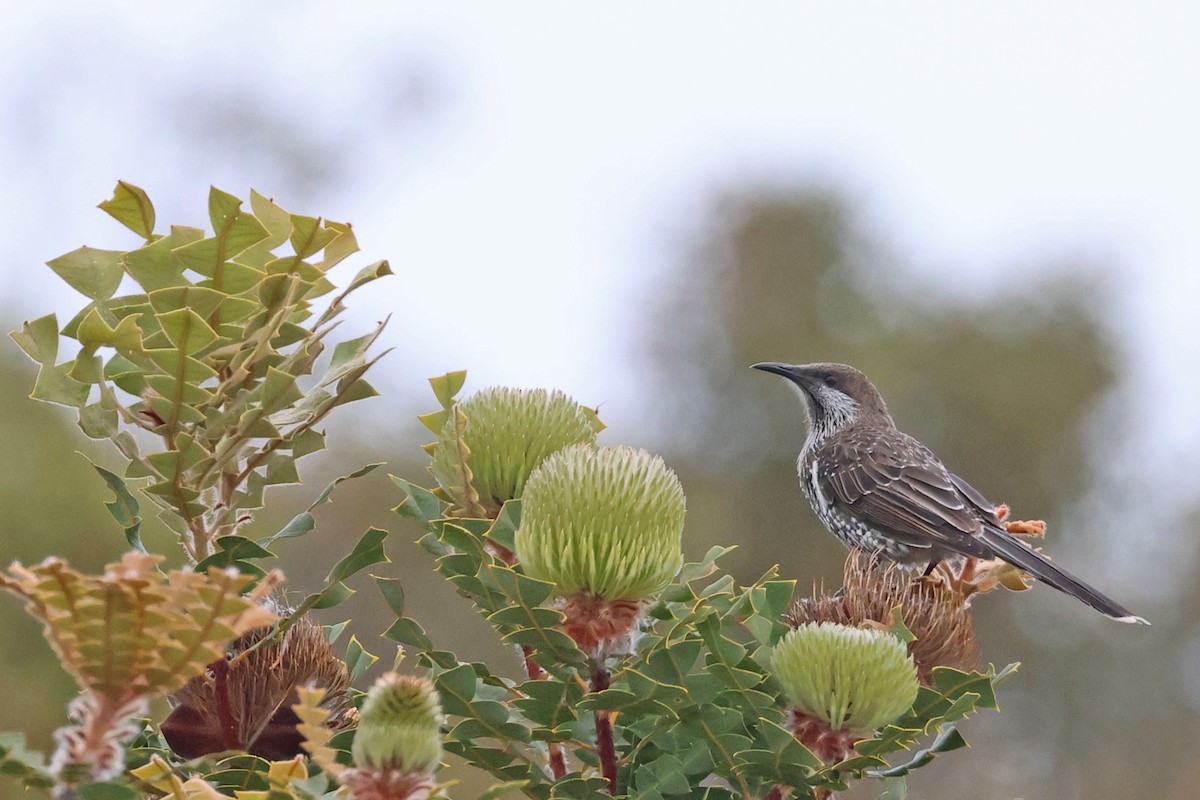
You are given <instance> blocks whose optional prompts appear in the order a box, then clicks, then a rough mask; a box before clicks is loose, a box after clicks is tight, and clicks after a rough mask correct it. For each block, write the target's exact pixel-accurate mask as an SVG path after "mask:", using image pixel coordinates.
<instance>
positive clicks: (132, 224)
mask: <svg viewBox="0 0 1200 800" xmlns="http://www.w3.org/2000/svg"><path fill="white" fill-rule="evenodd" d="M98 208H100V209H102V210H104V211H106V212H108V214H109V216H111V217H112V218H113V219H115V220H116V221H117V222H119V223H121V224H122V225H124V226H125V227H126V228H129V230H131V231H133V232H134V233H136V234H137V235H138V236H140V237H142V238H143V239H149V238H150V237H151V236H153V235H154V204H153V203H151V202H150V198H149V197H148V196H147V195H146V193H145V192H144V191H143V190H142V189H141V188H139V187H137V186H134V185H133V184H132V183H126V182H125V181H117V188H115V189H114V190H113V196H112V198H111V199H109V200H105V201H104V202H102V203H100V205H99V206H98Z"/></svg>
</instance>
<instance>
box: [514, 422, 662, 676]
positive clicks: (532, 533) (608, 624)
mask: <svg viewBox="0 0 1200 800" xmlns="http://www.w3.org/2000/svg"><path fill="white" fill-rule="evenodd" d="M683 517H684V498H683V488H682V487H681V486H680V484H679V479H678V478H677V477H675V473H673V472H672V471H671V470H670V468H668V467H667V465H666V464H664V463H663V460H662V459H661V458H659V457H658V456H652V455H650V454H649V453H647V452H646V451H645V450H634V449H633V448H630V447H616V448H607V447H601V448H595V447H590V446H587V445H577V446H574V447H569V448H566V449H564V450H561V451H559V452H558V453H556V454H554V455H553V456H551V457H550V458H548V459H546V461H545V463H544V464H542V466H541V467H539V468H538V469H537V470H536V471H535V472H534V474H533V475H532V476H530V478H529V483H528V484H527V485H526V487H525V498H524V501H523V504H522V517H521V527H520V528H519V529H518V531H517V534H516V547H517V557H518V558H519V559H520V562H521V564H522V566H523V567H524V570H525V573H526V574H527V575H530V576H531V577H534V578H537V579H539V580H544V581H548V582H550V583H553V584H555V586H556V587H557V591H558V592H559V593H560V594H561V595H563V596H564V597H565V600H564V601H563V611H564V613H565V614H566V623H565V625H566V632H567V634H568V635H570V636H571V638H573V639H575V641H576V642H577V643H578V644H579V646H580V647H581V648H582V649H583V651H584V652H585V653H589V654H590V655H592V656H593V657H594V658H597V659H599V660H603V658H605V657H606V656H607V655H615V654H617V653H620V652H628V651H629V650H630V649H631V648H632V644H633V639H632V637H633V636H634V635H635V634H636V630H637V626H638V624H639V620H640V617H641V614H642V606H643V602H644V601H645V600H647V599H648V598H650V597H652V596H654V595H655V594H657V593H658V592H660V591H662V589H663V588H665V587H666V586H667V584H669V583H670V582H671V579H672V578H674V577H675V574H676V573H677V572H679V567H680V566H681V565H682V563H683V554H682V550H681V538H682V535H683Z"/></svg>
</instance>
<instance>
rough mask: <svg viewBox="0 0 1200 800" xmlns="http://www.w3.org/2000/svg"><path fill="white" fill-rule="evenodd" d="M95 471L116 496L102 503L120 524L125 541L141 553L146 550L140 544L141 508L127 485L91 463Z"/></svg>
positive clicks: (117, 477)
mask: <svg viewBox="0 0 1200 800" xmlns="http://www.w3.org/2000/svg"><path fill="white" fill-rule="evenodd" d="M92 467H93V468H94V469H95V470H96V472H98V473H100V477H101V478H103V479H104V482H105V483H107V484H108V488H109V489H112V492H113V494H114V495H115V496H116V499H115V500H110V501H108V502H106V503H105V504H104V507H105V508H107V509H108V513H110V514H112V516H113V519H115V520H116V521H117V524H118V525H120V526H121V529H122V530H123V531H124V532H125V541H127V542H128V543H129V546H130V547H131V548H132V549H134V550H138V551H140V552H142V553H144V552H146V548H145V546H144V545H143V544H142V537H141V528H142V517H141V509H140V508H139V507H138V502H137V498H135V497H134V496H133V494H132V493H131V492H130V491H129V487H128V486H126V485H125V481H123V480H121V478H120V477H119V476H117V475H115V474H113V473H111V472H109V471H108V470H106V469H104V467H101V466H97V465H96V464H92Z"/></svg>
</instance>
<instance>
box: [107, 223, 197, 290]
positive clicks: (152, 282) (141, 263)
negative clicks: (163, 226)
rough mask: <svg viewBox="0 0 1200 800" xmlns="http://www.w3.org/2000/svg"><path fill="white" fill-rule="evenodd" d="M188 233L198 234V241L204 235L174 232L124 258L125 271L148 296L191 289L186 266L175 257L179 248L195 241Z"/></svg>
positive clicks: (185, 231) (132, 251) (181, 231)
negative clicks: (172, 288) (172, 289)
mask: <svg viewBox="0 0 1200 800" xmlns="http://www.w3.org/2000/svg"><path fill="white" fill-rule="evenodd" d="M188 231H195V234H196V237H195V238H197V239H198V238H200V237H202V236H203V235H204V234H203V232H202V231H196V230H195V229H182V230H179V229H173V230H172V234H171V235H170V236H165V237H163V238H162V239H158V240H156V241H154V242H150V243H149V244H146V245H143V246H142V247H139V248H138V249H137V250H131V251H130V252H128V253H126V254H125V255H124V256H123V257H122V263H123V264H124V265H125V271H126V272H128V273H129V274H130V276H131V277H132V278H133V279H134V280H135V281H137V283H138V285H139V286H141V287H142V289H144V290H146V291H147V292H151V291H154V290H156V289H165V288H167V287H170V286H187V285H190V284H189V282H188V279H187V278H185V277H183V270H184V265H183V262H182V261H180V259H179V257H178V256H177V255H175V249H176V248H177V247H182V246H183V245H185V244H188V243H189V242H190V241H192V239H190V238H189V236H190V234H189V233H188Z"/></svg>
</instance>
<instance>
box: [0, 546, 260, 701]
mask: <svg viewBox="0 0 1200 800" xmlns="http://www.w3.org/2000/svg"><path fill="white" fill-rule="evenodd" d="M161 560H162V557H161V556H151V555H147V554H145V553H137V552H131V553H126V554H125V556H124V557H123V558H122V559H121V561H119V562H116V563H113V564H110V565H108V567H107V568H106V571H105V573H104V574H102V575H99V576H91V575H84V574H82V573H79V572H76V571H75V570H72V569H71V568H70V567H68V566H67V564H66V563H65V562H64V561H62V560H61V559H57V558H50V559H47V560H46V561H44V562H43V563H42V564H39V565H38V566H35V567H32V568H25V567H22V566H21V565H19V564H14V565H13V566H12V567H10V568H9V571H8V573H7V574H6V575H5V574H0V586H2V587H3V588H5V589H8V590H9V591H11V592H13V593H15V594H18V595H21V596H22V597H24V598H25V600H26V607H27V609H28V610H29V612H30V613H31V614H33V615H34V616H35V617H38V618H39V619H41V620H42V622H43V623H44V624H45V626H46V631H45V632H46V638H47V639H48V640H49V641H50V644H51V645H52V646H53V647H54V649H55V651H56V652H57V653H58V655H59V659H60V661H61V662H62V664H63V667H64V669H66V670H67V671H68V672H69V673H71V675H72V676H73V677H74V678H75V679H76V681H77V682H78V683H79V685H80V687H81V688H83V689H86V690H90V691H92V692H94V693H96V694H98V695H101V696H104V697H109V698H113V699H116V700H121V701H124V700H127V699H128V698H131V697H153V696H155V695H158V694H161V693H164V692H167V691H172V690H174V689H177V688H178V687H179V686H181V685H183V683H184V682H185V681H187V680H188V679H189V678H191V677H192V676H194V675H198V674H201V673H202V672H203V671H204V669H205V668H206V665H207V664H208V662H210V661H212V660H213V659H214V658H216V657H218V656H219V655H220V654H221V653H223V648H224V645H225V643H226V642H227V641H229V640H230V639H232V638H234V637H235V636H238V635H240V634H241V633H243V632H245V631H246V630H249V629H250V628H253V627H261V626H262V625H265V624H269V623H271V622H273V621H274V619H275V615H274V614H273V613H272V612H270V611H268V610H267V609H265V608H263V607H262V606H261V605H259V602H260V601H261V600H262V598H263V597H264V596H265V595H266V594H267V593H269V592H270V591H271V589H272V588H273V587H274V586H275V585H277V584H278V582H279V580H280V578H279V576H278V575H275V576H272V577H269V578H268V579H265V580H263V581H262V582H260V584H259V585H258V587H256V588H255V589H254V590H253V591H252V592H250V593H249V594H247V595H244V596H243V595H242V594H241V592H242V591H243V590H244V589H246V588H247V586H248V584H249V582H250V581H251V578H249V577H246V576H238V575H232V574H229V573H225V572H220V571H216V570H214V571H213V572H211V573H209V574H208V575H198V574H196V573H194V572H190V571H184V570H172V571H171V572H170V573H167V574H166V575H163V574H162V573H161V572H159V571H158V564H159V562H160V561H161Z"/></svg>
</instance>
